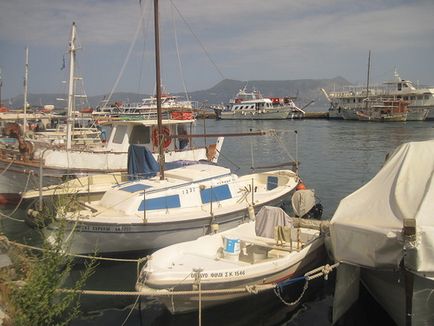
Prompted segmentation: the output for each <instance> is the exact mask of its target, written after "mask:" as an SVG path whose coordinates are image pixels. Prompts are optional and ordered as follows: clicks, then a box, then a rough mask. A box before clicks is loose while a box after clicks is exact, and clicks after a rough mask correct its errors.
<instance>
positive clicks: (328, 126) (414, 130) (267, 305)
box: [0, 120, 434, 325]
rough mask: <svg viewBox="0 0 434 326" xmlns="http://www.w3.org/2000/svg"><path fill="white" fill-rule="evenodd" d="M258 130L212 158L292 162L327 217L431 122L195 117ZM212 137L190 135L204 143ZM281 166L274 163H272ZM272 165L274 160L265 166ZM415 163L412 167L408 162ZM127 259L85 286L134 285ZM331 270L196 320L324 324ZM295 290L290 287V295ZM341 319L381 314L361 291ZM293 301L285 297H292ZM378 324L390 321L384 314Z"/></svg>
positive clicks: (102, 269) (138, 318) (370, 320)
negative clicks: (280, 295)
mask: <svg viewBox="0 0 434 326" xmlns="http://www.w3.org/2000/svg"><path fill="white" fill-rule="evenodd" d="M257 130H264V131H267V133H268V135H266V136H240V137H226V138H225V140H224V144H223V148H222V150H221V153H220V158H219V164H221V165H224V166H226V167H229V168H231V169H232V171H233V172H235V173H237V174H239V175H243V174H248V173H253V172H254V171H262V170H265V169H278V168H286V167H285V166H284V164H285V163H288V162H289V161H293V160H296V161H298V162H299V173H300V176H301V178H302V179H303V182H304V183H305V185H306V186H307V187H308V188H311V189H314V190H315V194H316V196H317V198H318V200H319V201H320V202H321V204H322V205H323V207H324V212H323V218H324V219H330V218H331V217H332V216H333V212H334V211H335V210H336V208H337V206H338V205H339V201H340V200H341V199H342V198H344V197H345V196H347V195H349V194H350V193H351V192H353V191H355V190H356V189H358V188H359V187H361V186H362V185H364V184H365V183H366V182H368V181H369V180H370V179H371V178H372V177H373V176H374V175H375V174H376V173H377V172H378V170H379V169H380V168H381V167H382V165H383V163H384V161H385V158H386V155H387V154H388V153H391V152H392V151H393V150H394V149H395V148H396V147H397V146H399V145H400V144H402V143H405V142H409V141H421V140H428V139H433V138H434V121H423V122H416V121H414V122H413V121H412V122H404V123H401V122H396V123H395V122H393V123H392V122H390V123H375V122H358V121H332V120H276V121H221V120H220V121H216V120H199V121H197V123H196V126H195V130H194V132H195V133H201V134H202V133H204V131H205V132H207V133H221V134H225V133H234V132H240V133H247V132H250V131H257ZM214 141H215V139H206V140H204V139H194V143H195V144H197V145H200V144H204V143H205V144H210V143H212V142H214ZM280 165H282V166H281V167H277V166H280ZM272 166H275V167H274V168H272ZM415 168H417V167H415ZM25 210H26V208H25V207H20V208H18V209H15V207H3V208H2V213H4V214H7V215H8V214H11V213H13V217H14V218H17V219H22V218H23V216H24V213H25ZM0 221H1V225H0V227H1V231H2V232H3V233H5V234H6V235H8V237H9V238H10V239H11V240H19V241H23V242H25V243H29V244H36V245H37V244H40V236H39V234H38V232H37V231H35V230H33V229H30V228H28V227H27V226H26V225H25V224H24V223H21V222H17V221H14V220H10V219H4V218H3V219H1V220H0ZM82 268H83V267H82V265H80V264H78V265H77V266H75V267H74V270H73V272H72V274H71V277H70V279H69V280H68V283H69V284H71V283H73V281H74V280H75V279H77V278H78V275H79V273H80V271H81V270H82ZM136 277H137V266H136V264H135V263H125V262H115V261H113V262H110V261H109V262H100V263H99V265H98V268H97V270H96V272H95V274H94V275H93V276H92V277H91V278H90V279H89V280H88V282H87V285H86V288H88V289H92V290H113V291H134V284H135V280H136ZM333 280H334V278H333V275H332V277H330V279H329V280H328V281H325V280H319V281H317V282H316V283H313V284H311V285H310V286H309V288H308V291H307V292H306V294H305V295H304V297H303V300H302V303H301V304H300V305H298V306H297V307H296V308H293V307H289V306H287V305H285V304H284V303H282V302H281V301H280V300H278V299H276V297H275V295H274V293H270V294H268V295H267V296H268V297H267V298H266V299H265V300H263V299H264V298H262V297H261V296H253V297H252V298H250V299H248V300H244V301H241V302H235V303H232V304H230V305H225V306H223V307H217V308H214V309H211V310H206V311H203V312H202V314H201V319H202V325H330V324H331V321H330V311H331V306H332V304H333V297H332V293H333V286H334V283H333ZM301 291H302V288H301V287H298V288H295V290H293V292H294V293H293V297H294V298H297V296H298V294H299V293H301ZM361 296H362V299H360V300H359V302H357V303H356V305H355V306H354V307H353V308H352V310H351V311H350V312H349V314H348V315H347V316H346V317H345V318H344V319H343V320H342V322H341V325H364V324H376V323H378V319H377V318H378V317H377V315H378V314H379V313H380V314H381V313H383V312H382V311H381V309H380V308H379V307H378V306H377V305H376V304H375V302H373V301H372V299H371V298H370V297H369V296H368V295H367V293H366V292H365V291H363V289H362V291H361ZM292 299H293V298H292ZM81 309H82V312H83V313H82V315H81V316H80V317H79V318H78V319H77V320H76V321H74V322H73V323H72V325H123V324H124V325H197V324H198V314H197V313H191V314H184V315H179V316H172V315H170V313H169V312H168V311H167V310H166V309H165V307H164V306H162V305H161V304H159V302H158V301H157V300H156V299H152V298H150V299H149V298H148V299H142V300H137V298H136V297H119V296H116V297H111V296H90V295H89V296H88V295H83V296H82V300H81ZM381 323H382V325H385V324H388V323H391V322H390V319H389V318H388V317H387V316H383V319H381Z"/></svg>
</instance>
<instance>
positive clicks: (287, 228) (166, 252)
mask: <svg viewBox="0 0 434 326" xmlns="http://www.w3.org/2000/svg"><path fill="white" fill-rule="evenodd" d="M293 220H294V219H293V218H290V217H288V216H287V215H286V213H285V212H284V211H283V210H281V209H280V208H276V207H267V206H265V207H263V208H262V209H261V210H260V211H259V213H258V214H257V215H256V220H255V221H250V222H247V223H243V224H241V225H239V226H237V227H236V228H232V229H230V230H227V231H224V232H220V233H216V234H211V235H206V236H203V237H200V238H198V239H196V240H193V241H188V242H183V243H178V244H175V245H172V246H169V247H166V248H163V249H161V250H158V251H156V252H154V253H153V254H152V255H151V256H150V258H149V259H148V261H147V263H146V265H145V266H144V267H143V268H142V271H141V273H140V276H139V278H138V280H137V283H136V290H137V291H141V292H145V293H149V294H151V295H152V294H155V295H157V298H158V300H160V301H161V302H162V303H163V304H164V305H165V306H166V307H167V309H168V310H169V311H170V312H171V313H173V314H175V313H183V312H188V311H194V310H197V309H206V308H209V307H212V306H216V305H221V304H224V303H228V302H231V301H234V300H239V299H241V298H245V297H248V296H252V295H256V294H255V293H254V291H251V292H248V291H233V290H234V289H240V288H246V287H249V286H254V285H267V284H268V285H273V284H276V283H279V282H285V281H287V280H288V279H294V278H296V277H297V276H303V275H304V273H305V272H307V271H308V270H310V269H312V268H313V267H318V266H319V265H320V264H322V263H323V261H324V257H325V251H324V246H323V244H324V239H323V235H322V234H321V232H320V231H319V230H314V229H310V228H304V227H295V226H294V225H293ZM275 230H279V231H282V233H284V234H285V235H286V236H285V237H284V238H285V240H281V239H280V240H277V239H279V238H276V237H275V235H276V234H279V231H275ZM199 286H200V291H198V289H199ZM271 288H272V287H270V288H269V290H268V291H271ZM172 291H173V292H180V294H175V293H173V292H172ZM171 293H173V295H171ZM164 294H166V295H164Z"/></svg>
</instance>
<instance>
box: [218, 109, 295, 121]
mask: <svg viewBox="0 0 434 326" xmlns="http://www.w3.org/2000/svg"><path fill="white" fill-rule="evenodd" d="M290 114H291V109H290V108H278V109H277V108H273V109H269V110H262V111H257V110H251V111H248V110H244V111H241V110H238V111H222V112H221V114H220V119H222V120H281V119H288V117H289V118H291V117H290Z"/></svg>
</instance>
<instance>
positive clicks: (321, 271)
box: [274, 263, 339, 306]
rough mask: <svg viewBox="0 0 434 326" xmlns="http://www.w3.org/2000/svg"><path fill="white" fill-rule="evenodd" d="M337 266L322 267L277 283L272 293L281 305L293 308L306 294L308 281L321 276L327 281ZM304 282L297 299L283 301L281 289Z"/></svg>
mask: <svg viewBox="0 0 434 326" xmlns="http://www.w3.org/2000/svg"><path fill="white" fill-rule="evenodd" d="M338 266H339V263H335V264H333V265H329V264H326V265H324V266H320V267H318V268H315V269H313V270H311V271H309V272H307V273H306V274H304V276H300V277H296V278H292V279H290V280H287V281H285V282H281V283H278V284H277V286H276V287H275V288H274V293H275V294H276V296H277V297H278V298H279V299H280V301H282V303H283V304H285V305H286V306H294V305H296V304H298V303H299V302H300V300H301V299H302V298H303V296H304V294H305V293H306V290H307V288H308V287H309V281H310V280H314V279H316V278H319V277H321V276H324V279H325V280H328V276H329V274H330V273H331V272H332V271H333V269H335V268H337V267H338ZM302 280H305V283H304V286H303V290H302V291H301V294H300V295H299V296H298V298H297V299H296V300H294V301H292V302H287V301H286V300H285V299H283V298H282V296H281V290H282V289H283V287H285V286H287V285H290V284H293V283H296V282H298V281H302Z"/></svg>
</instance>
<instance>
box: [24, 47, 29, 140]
mask: <svg viewBox="0 0 434 326" xmlns="http://www.w3.org/2000/svg"><path fill="white" fill-rule="evenodd" d="M28 78H29V48H28V47H26V61H25V65H24V107H23V108H24V119H23V132H24V135H25V134H26V132H27V91H28V89H27V80H28Z"/></svg>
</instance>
